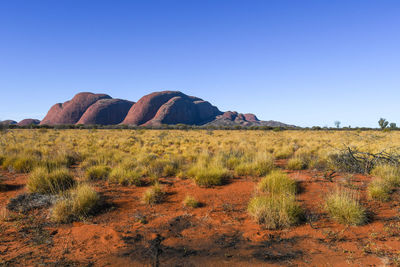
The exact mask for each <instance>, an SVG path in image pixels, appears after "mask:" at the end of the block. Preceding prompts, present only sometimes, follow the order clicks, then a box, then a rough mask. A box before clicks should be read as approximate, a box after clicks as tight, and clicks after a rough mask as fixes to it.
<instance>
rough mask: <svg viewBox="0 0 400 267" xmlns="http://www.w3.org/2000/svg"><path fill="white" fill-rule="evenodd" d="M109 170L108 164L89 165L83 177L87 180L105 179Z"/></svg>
mask: <svg viewBox="0 0 400 267" xmlns="http://www.w3.org/2000/svg"><path fill="white" fill-rule="evenodd" d="M110 172H111V168H110V167H108V166H101V165H97V166H92V167H89V168H88V169H87V170H86V172H85V177H86V179H87V180H91V181H97V180H106V179H107V178H108V176H109V174H110Z"/></svg>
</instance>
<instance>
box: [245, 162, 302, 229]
mask: <svg viewBox="0 0 400 267" xmlns="http://www.w3.org/2000/svg"><path fill="white" fill-rule="evenodd" d="M257 189H258V194H257V195H256V196H254V197H253V198H252V199H251V200H250V202H249V205H248V209H247V211H248V212H249V214H250V216H252V217H253V218H254V219H255V220H256V221H257V222H258V223H260V224H263V225H264V226H265V227H266V228H268V229H277V228H283V227H289V226H291V225H295V224H297V223H299V222H300V221H301V219H302V217H303V210H302V208H301V207H300V205H299V204H298V203H297V202H296V195H295V194H296V182H295V181H294V180H293V179H291V178H289V176H288V175H287V174H286V173H284V172H282V171H280V170H275V171H272V172H271V173H270V174H268V175H267V176H266V177H264V178H263V179H262V180H261V181H260V182H259V183H258V185H257Z"/></svg>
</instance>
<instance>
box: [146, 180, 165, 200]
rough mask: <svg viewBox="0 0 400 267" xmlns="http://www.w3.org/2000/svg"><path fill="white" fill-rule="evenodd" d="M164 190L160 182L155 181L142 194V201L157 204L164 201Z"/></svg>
mask: <svg viewBox="0 0 400 267" xmlns="http://www.w3.org/2000/svg"><path fill="white" fill-rule="evenodd" d="M164 198H165V192H164V191H163V189H162V187H161V186H160V184H158V183H156V184H155V185H153V186H152V187H151V188H149V189H148V190H147V191H145V192H144V194H143V202H144V203H145V204H148V205H153V204H159V203H161V202H163V201H164Z"/></svg>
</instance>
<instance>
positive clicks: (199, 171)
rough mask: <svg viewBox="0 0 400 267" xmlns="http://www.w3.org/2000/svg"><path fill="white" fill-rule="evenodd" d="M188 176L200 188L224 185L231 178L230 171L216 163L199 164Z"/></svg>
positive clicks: (190, 170) (189, 171) (192, 168)
mask: <svg viewBox="0 0 400 267" xmlns="http://www.w3.org/2000/svg"><path fill="white" fill-rule="evenodd" d="M187 174H188V176H189V177H191V178H193V179H194V181H195V183H196V184H197V185H199V186H204V187H210V186H214V185H223V184H225V183H226V182H227V181H228V179H229V178H230V177H231V174H230V172H229V170H228V169H226V168H225V167H223V166H222V165H220V164H216V163H209V164H207V163H204V162H198V163H196V164H195V165H194V166H193V167H191V168H190V169H189V170H188V173H187Z"/></svg>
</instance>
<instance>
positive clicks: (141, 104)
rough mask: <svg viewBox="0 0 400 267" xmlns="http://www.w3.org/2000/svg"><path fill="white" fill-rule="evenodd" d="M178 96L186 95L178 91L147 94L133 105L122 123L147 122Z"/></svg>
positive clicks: (137, 123)
mask: <svg viewBox="0 0 400 267" xmlns="http://www.w3.org/2000/svg"><path fill="white" fill-rule="evenodd" d="M176 96H184V94H183V93H181V92H177V91H163V92H155V93H151V94H149V95H145V96H144V97H142V98H141V99H139V101H138V102H137V103H136V104H134V105H133V106H132V108H131V109H130V110H129V112H128V115H127V116H126V118H125V120H124V121H123V122H122V124H131V125H141V124H145V123H146V122H148V121H149V120H151V119H153V118H154V116H155V115H156V113H157V111H158V109H159V108H160V107H161V106H162V105H164V104H165V103H166V102H168V101H169V100H170V99H171V98H173V97H176Z"/></svg>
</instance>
